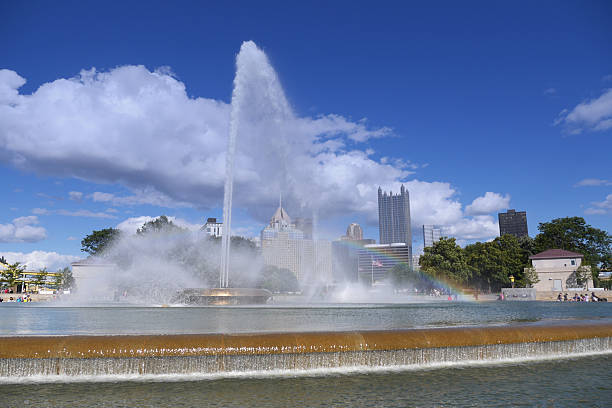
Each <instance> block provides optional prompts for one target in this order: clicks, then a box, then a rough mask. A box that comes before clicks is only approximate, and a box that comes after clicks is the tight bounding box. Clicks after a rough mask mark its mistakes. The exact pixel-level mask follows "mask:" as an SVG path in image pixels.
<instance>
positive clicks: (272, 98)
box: [219, 41, 293, 288]
mask: <svg viewBox="0 0 612 408" xmlns="http://www.w3.org/2000/svg"><path fill="white" fill-rule="evenodd" d="M292 118H293V113H292V111H291V108H290V106H289V103H288V102H287V99H286V98H285V94H284V92H283V89H282V87H281V86H280V82H279V81H278V77H277V75H276V72H275V71H274V68H272V66H271V64H270V62H269V61H268V58H267V57H266V54H265V53H264V52H263V51H262V50H260V49H259V48H257V45H255V43H254V42H252V41H245V42H244V43H242V46H241V47H240V52H239V53H238V55H237V57H236V76H235V77H234V90H233V92H232V102H231V113H230V126H229V138H228V144H227V154H226V157H225V191H224V195H223V224H224V225H223V237H222V242H221V251H222V253H221V270H220V274H219V286H220V287H222V288H226V287H228V286H229V266H230V259H231V257H230V237H231V223H232V195H233V194H232V193H233V183H234V160H235V157H236V139H237V138H238V134H239V133H240V134H245V133H248V135H249V136H250V137H254V138H258V140H259V139H263V138H269V137H270V135H271V134H275V135H278V137H277V138H275V139H274V141H275V143H273V149H268V150H266V151H262V152H260V154H261V155H263V154H266V155H270V154H273V155H276V156H277V161H272V162H273V163H274V162H276V163H277V164H276V166H275V165H274V164H272V166H275V169H274V171H273V172H272V173H273V174H276V175H280V177H281V180H280V181H279V184H280V185H279V188H282V186H281V185H282V184H285V183H284V182H283V180H284V178H285V175H286V171H285V165H286V160H285V158H286V157H287V150H288V146H287V141H286V140H285V137H284V131H283V130H284V126H285V124H286V123H287V122H289V121H291V119H292ZM245 122H246V123H245ZM244 128H248V132H245V129H244ZM263 141H264V140H262V142H263ZM260 144H263V143H260ZM250 153H252V152H250ZM262 159H264V158H263V157H262ZM260 176H261V177H262V178H263V179H265V180H266V181H267V182H268V183H270V182H271V181H272V180H270V178H269V176H270V174H260Z"/></svg>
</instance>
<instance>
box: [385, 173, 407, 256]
mask: <svg viewBox="0 0 612 408" xmlns="http://www.w3.org/2000/svg"><path fill="white" fill-rule="evenodd" d="M378 230H379V233H380V244H381V245H388V244H396V243H404V244H406V246H407V250H408V251H407V252H408V256H407V259H408V262H409V263H412V262H411V261H412V230H411V229H410V194H409V193H408V190H406V188H405V187H404V185H403V184H402V187H401V188H400V193H399V194H395V195H394V194H393V193H392V192H391V191H389V194H387V192H386V191H385V192H383V191H382V189H381V188H380V187H378Z"/></svg>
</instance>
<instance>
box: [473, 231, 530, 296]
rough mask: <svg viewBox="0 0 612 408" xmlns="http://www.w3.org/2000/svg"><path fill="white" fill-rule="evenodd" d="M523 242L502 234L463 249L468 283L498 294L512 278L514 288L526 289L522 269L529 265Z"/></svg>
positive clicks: (528, 283)
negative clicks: (516, 286) (469, 278)
mask: <svg viewBox="0 0 612 408" xmlns="http://www.w3.org/2000/svg"><path fill="white" fill-rule="evenodd" d="M524 242H525V241H520V240H518V239H517V238H516V237H514V236H513V235H509V234H506V235H503V236H501V237H497V238H495V239H494V240H493V241H491V242H484V243H483V242H476V243H474V244H471V245H468V246H466V247H465V256H466V262H467V264H468V265H469V267H470V269H471V271H472V280H471V283H472V284H473V285H474V286H480V287H481V288H482V287H483V286H484V287H486V288H488V289H489V290H490V291H498V290H499V289H501V288H502V287H503V286H507V285H509V284H510V278H509V277H510V275H512V276H514V278H515V280H516V283H517V285H518V286H528V285H530V284H531V283H530V281H527V280H525V277H524V268H525V267H527V266H528V263H529V252H528V250H526V249H524V248H523V245H521V244H524Z"/></svg>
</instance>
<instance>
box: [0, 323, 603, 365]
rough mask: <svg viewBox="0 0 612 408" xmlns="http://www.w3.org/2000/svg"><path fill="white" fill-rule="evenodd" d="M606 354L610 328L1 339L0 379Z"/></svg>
mask: <svg viewBox="0 0 612 408" xmlns="http://www.w3.org/2000/svg"><path fill="white" fill-rule="evenodd" d="M593 352H612V322H602V323H599V322H580V321H577V322H572V323H566V322H564V323H562V324H553V325H546V326H544V325H538V324H521V325H512V326H493V327H468V328H465V327H464V328H439V329H414V330H399V331H362V332H320V333H317V332H310V333H267V334H185V335H142V336H44V337H39V336H36V337H0V377H11V376H30V375H56V374H63V375H108V374H110V375H114V374H175V373H180V374H189V373H213V372H237V371H238V372H240V371H261V370H274V369H313V368H329V367H347V366H349V367H350V366H353V367H355V366H396V365H414V364H419V365H421V364H431V363H438V362H461V361H472V360H480V361H482V360H499V359H512V358H520V357H533V356H546V355H561V356H565V355H569V354H576V353H593Z"/></svg>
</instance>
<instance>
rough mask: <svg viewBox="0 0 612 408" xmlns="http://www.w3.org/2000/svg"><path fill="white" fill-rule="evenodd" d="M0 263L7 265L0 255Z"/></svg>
mask: <svg viewBox="0 0 612 408" xmlns="http://www.w3.org/2000/svg"><path fill="white" fill-rule="evenodd" d="M0 263H2V264H5V265H8V262H6V259H5V258H4V256H0Z"/></svg>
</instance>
